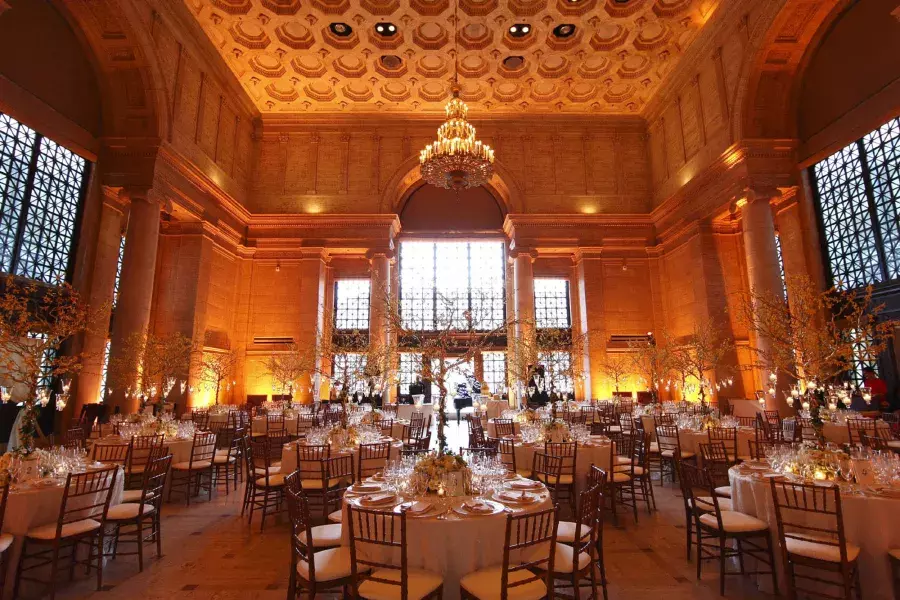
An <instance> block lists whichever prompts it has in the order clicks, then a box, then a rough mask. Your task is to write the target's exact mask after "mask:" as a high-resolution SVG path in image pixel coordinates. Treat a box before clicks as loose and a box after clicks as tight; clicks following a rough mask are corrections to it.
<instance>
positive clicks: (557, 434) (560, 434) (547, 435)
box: [541, 419, 571, 443]
mask: <svg viewBox="0 0 900 600" xmlns="http://www.w3.org/2000/svg"><path fill="white" fill-rule="evenodd" d="M541 437H542V438H543V440H544V441H545V442H556V443H559V442H568V441H569V440H570V439H571V435H570V431H569V424H568V423H566V422H565V421H563V420H562V419H554V420H552V421H550V422H549V423H544V425H543V427H541Z"/></svg>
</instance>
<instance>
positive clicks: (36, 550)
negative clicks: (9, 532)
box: [13, 467, 119, 600]
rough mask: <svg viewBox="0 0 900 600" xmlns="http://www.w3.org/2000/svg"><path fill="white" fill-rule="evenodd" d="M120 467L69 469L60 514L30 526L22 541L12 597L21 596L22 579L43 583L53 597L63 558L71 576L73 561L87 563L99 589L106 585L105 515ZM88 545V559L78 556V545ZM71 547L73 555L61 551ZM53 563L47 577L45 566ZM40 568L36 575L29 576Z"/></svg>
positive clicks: (51, 598)
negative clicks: (104, 565) (54, 518)
mask: <svg viewBox="0 0 900 600" xmlns="http://www.w3.org/2000/svg"><path fill="white" fill-rule="evenodd" d="M118 470H119V468H118V467H110V468H108V469H98V470H96V471H87V472H85V473H69V475H68V476H67V477H66V485H65V488H64V490H63V497H62V502H61V503H60V508H59V516H58V517H57V520H56V522H55V523H50V524H48V525H42V526H40V527H35V528H33V529H30V530H29V531H28V532H27V533H26V534H25V537H24V540H23V542H22V550H21V554H20V555H19V564H18V567H17V568H16V581H15V586H14V589H13V597H14V598H17V597H19V587H20V585H21V582H22V581H27V582H32V583H36V584H41V585H44V586H45V587H46V588H47V589H48V596H49V598H50V600H53V598H54V597H55V596H56V585H57V583H58V582H57V579H58V575H59V568H60V566H61V565H60V562H61V560H60V559H63V558H64V560H65V561H66V562H67V563H69V564H68V565H67V567H68V568H69V574H70V577H71V576H72V574H73V573H74V565H76V564H81V565H84V566H85V567H86V568H87V570H88V573H90V571H91V570H92V569H93V570H95V571H96V574H97V591H100V589H101V588H102V587H103V543H104V537H105V526H106V515H107V512H108V511H109V503H110V500H111V499H112V494H113V490H114V489H115V484H116V476H117V475H118ZM82 545H86V546H87V547H88V548H89V552H88V556H87V559H85V560H81V559H79V557H78V553H77V551H78V549H79V548H80V547H81V546H82ZM63 548H68V549H69V550H70V552H71V554H70V555H68V556H65V557H64V555H62V553H61V550H62V549H63ZM48 566H49V567H50V576H49V578H48V577H47V574H46V572H45V569H46V567H48ZM35 570H37V573H36V574H35V576H34V577H31V576H27V575H26V573H31V572H32V571H35Z"/></svg>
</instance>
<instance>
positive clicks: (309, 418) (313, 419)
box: [297, 412, 319, 437]
mask: <svg viewBox="0 0 900 600" xmlns="http://www.w3.org/2000/svg"><path fill="white" fill-rule="evenodd" d="M318 424H319V421H318V417H317V416H316V414H315V413H312V412H302V413H299V414H298V415H297V435H298V436H299V437H304V436H306V434H307V433H309V430H310V429H314V428H315V427H317V426H318Z"/></svg>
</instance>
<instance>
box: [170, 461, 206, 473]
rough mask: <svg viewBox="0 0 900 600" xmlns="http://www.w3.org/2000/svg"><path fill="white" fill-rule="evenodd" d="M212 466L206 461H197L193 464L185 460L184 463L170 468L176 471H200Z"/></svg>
mask: <svg viewBox="0 0 900 600" xmlns="http://www.w3.org/2000/svg"><path fill="white" fill-rule="evenodd" d="M211 466H212V462H211V461H208V460H198V461H196V462H194V463H193V464H192V463H191V461H189V460H186V461H184V462H180V463H175V464H174V465H172V468H173V469H175V470H176V471H191V470H193V471H200V470H201V469H208V468H210V467H211Z"/></svg>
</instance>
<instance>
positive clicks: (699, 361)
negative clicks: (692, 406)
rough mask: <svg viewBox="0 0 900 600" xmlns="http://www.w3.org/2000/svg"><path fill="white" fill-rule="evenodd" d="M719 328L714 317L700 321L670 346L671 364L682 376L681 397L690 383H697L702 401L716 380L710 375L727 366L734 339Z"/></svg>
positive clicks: (714, 385)
mask: <svg viewBox="0 0 900 600" xmlns="http://www.w3.org/2000/svg"><path fill="white" fill-rule="evenodd" d="M722 330H723V328H722V327H721V326H720V325H719V324H718V323H716V322H715V321H712V320H707V321H703V322H701V323H699V324H697V325H696V326H695V327H694V331H693V332H692V333H691V334H690V335H688V336H687V337H686V338H685V339H684V340H682V343H681V344H680V345H678V346H675V347H673V348H672V349H671V356H672V368H673V370H675V371H676V372H678V373H679V375H680V378H681V390H682V398H684V397H685V395H686V394H687V393H688V391H689V390H690V388H691V387H692V386H695V387H696V390H697V395H698V398H699V401H700V403H701V404H703V403H704V402H705V401H706V398H707V396H708V395H712V391H713V388H714V387H716V383H715V382H713V381H712V380H711V379H710V378H709V375H710V374H712V376H713V377H715V376H716V375H721V374H722V373H723V370H724V369H725V368H726V365H725V358H726V357H727V356H728V354H729V353H731V352H732V351H733V350H734V343H733V342H732V341H731V339H729V338H728V337H726V336H724V335H722V333H721V332H722Z"/></svg>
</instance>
